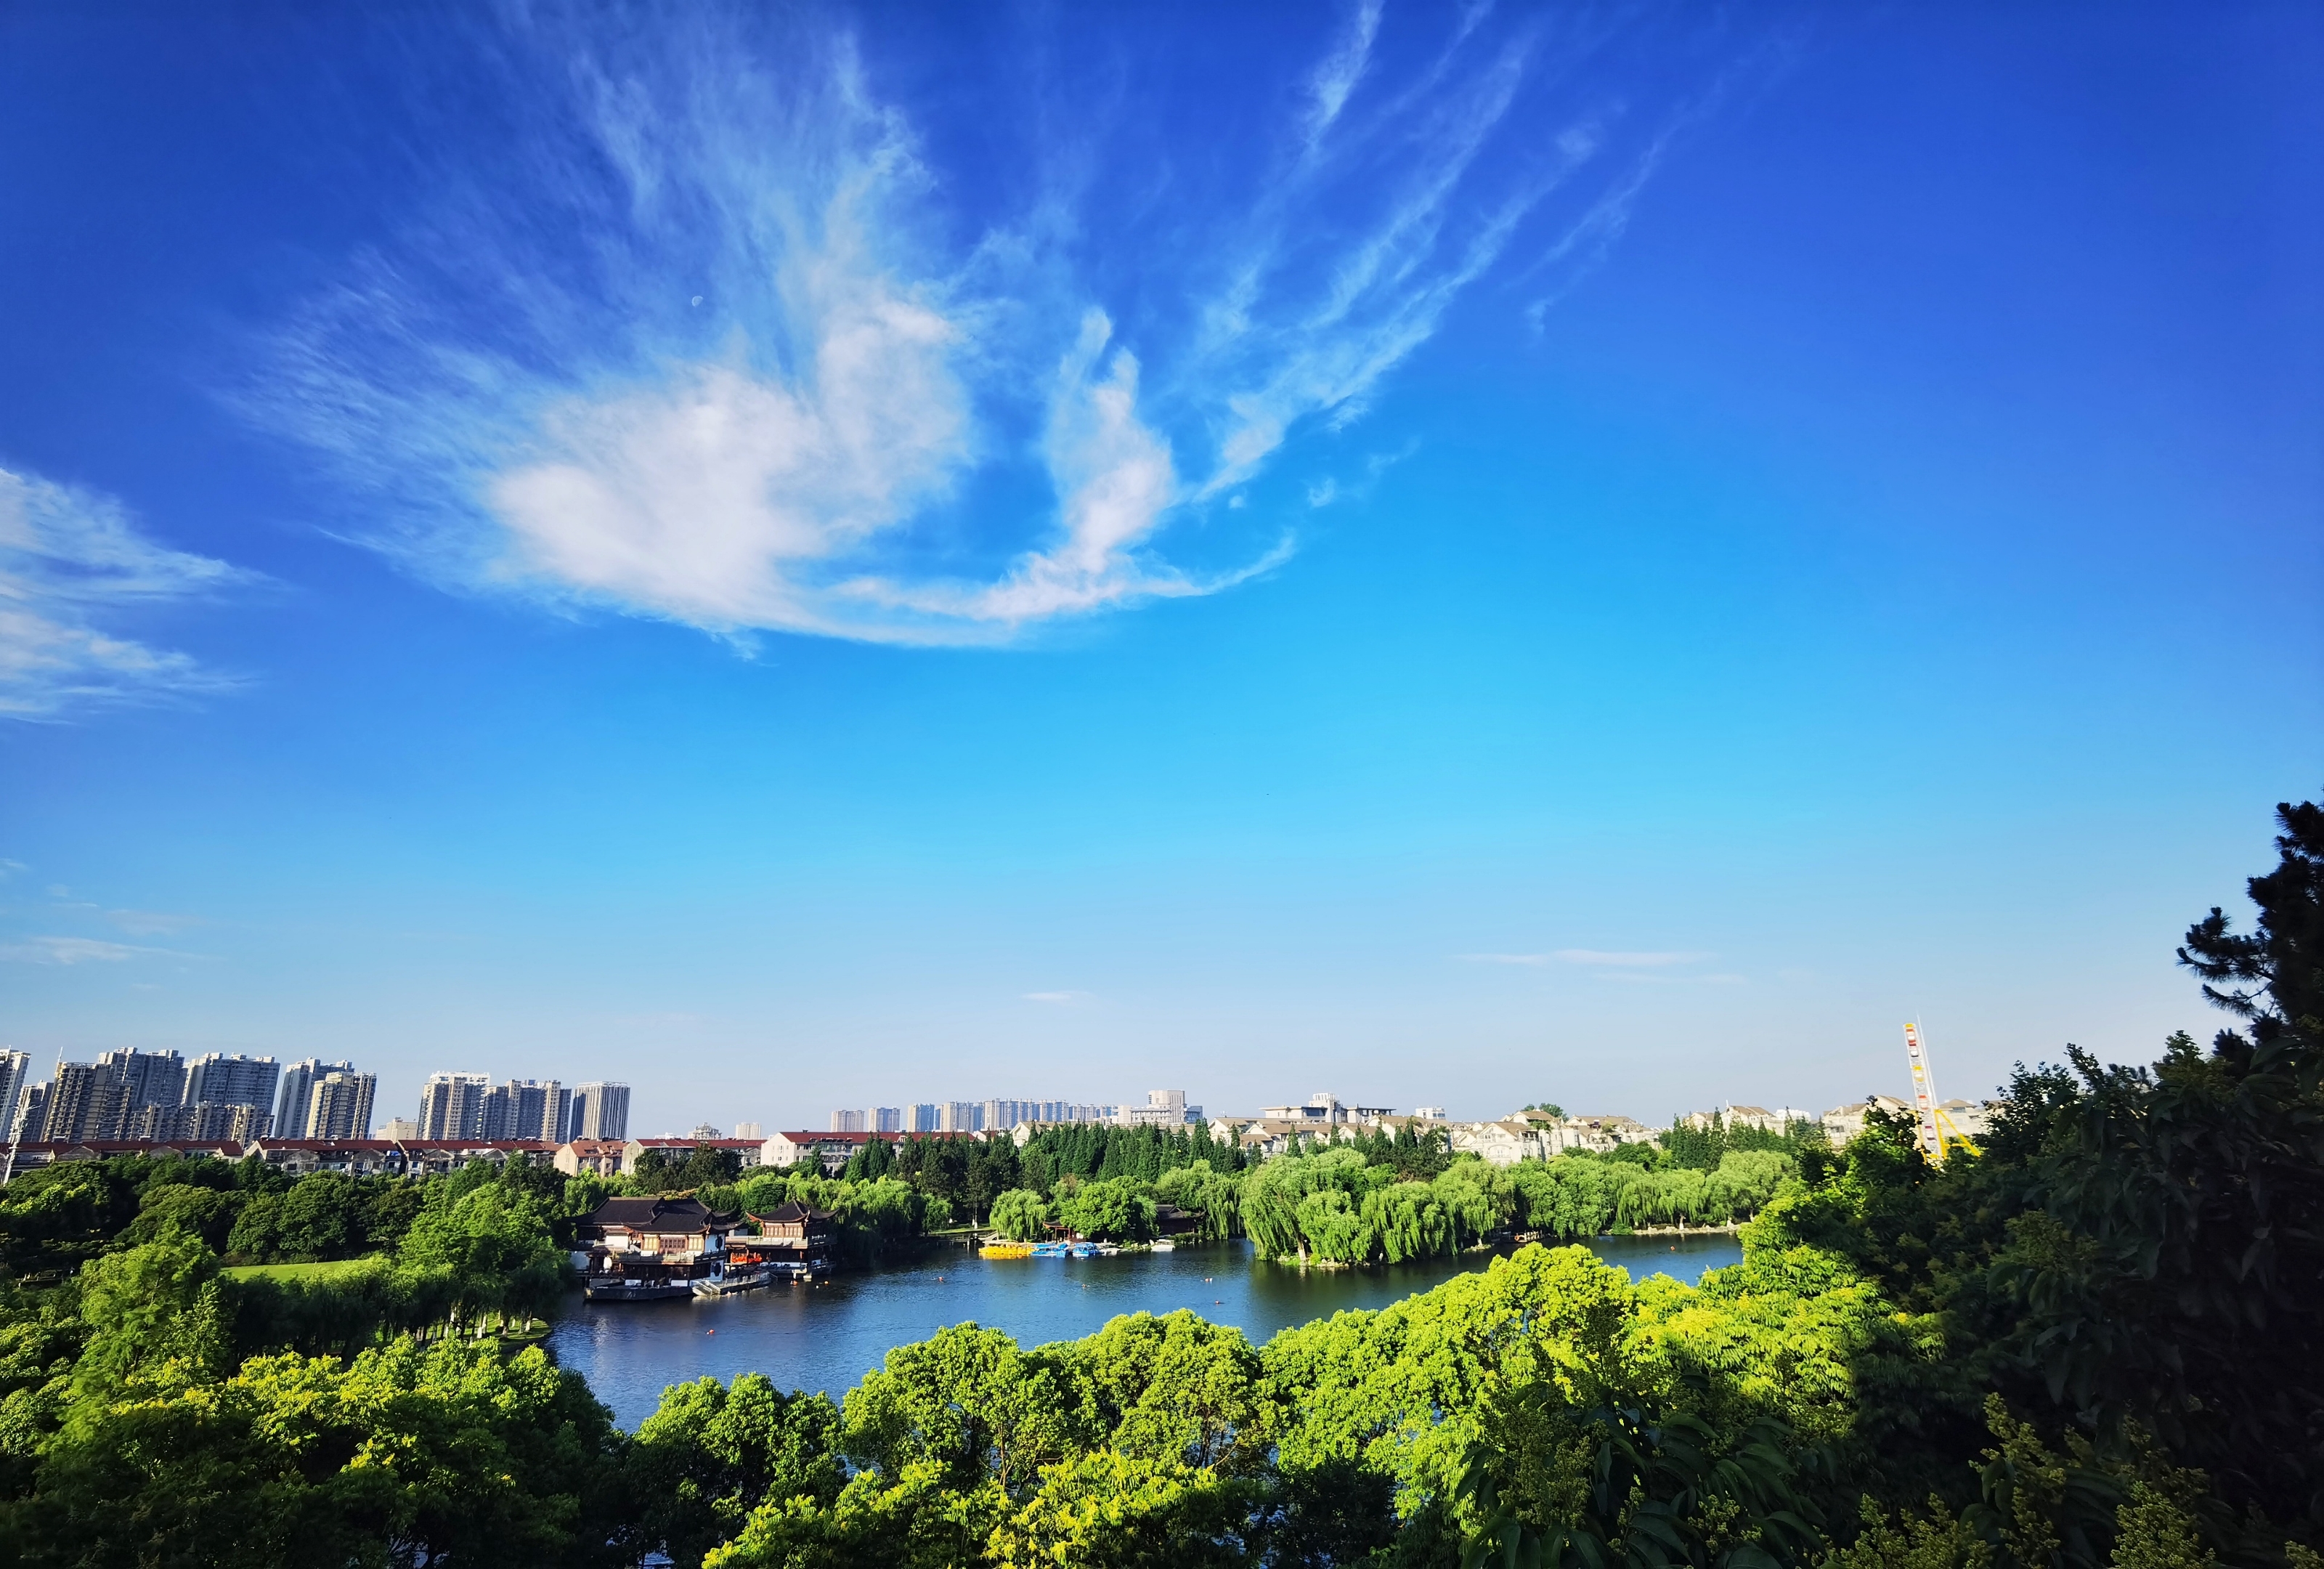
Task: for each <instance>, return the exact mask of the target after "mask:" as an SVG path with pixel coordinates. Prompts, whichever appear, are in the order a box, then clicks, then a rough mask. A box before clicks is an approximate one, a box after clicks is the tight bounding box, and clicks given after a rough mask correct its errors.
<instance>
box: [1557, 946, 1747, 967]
mask: <svg viewBox="0 0 2324 1569" xmlns="http://www.w3.org/2000/svg"><path fill="white" fill-rule="evenodd" d="M1550 956H1551V957H1552V958H1554V959H1555V960H1557V962H1558V963H1559V964H1588V965H1590V966H1591V967H1592V968H1594V969H1622V970H1637V969H1655V970H1658V969H1664V968H1666V967H1668V966H1669V965H1672V964H1701V962H1702V961H1703V960H1705V959H1707V958H1710V957H1711V955H1709V954H1700V953H1681V952H1677V951H1674V950H1659V951H1653V952H1646V953H1640V952H1637V951H1636V950H1609V949H1605V948H1560V949H1558V950H1557V951H1556V952H1555V953H1554V954H1553V955H1550Z"/></svg>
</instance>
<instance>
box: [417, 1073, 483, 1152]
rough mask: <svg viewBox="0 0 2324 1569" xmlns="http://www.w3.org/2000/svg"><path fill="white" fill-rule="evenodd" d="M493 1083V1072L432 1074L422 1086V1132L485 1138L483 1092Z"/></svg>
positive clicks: (427, 1135) (422, 1134) (431, 1136)
mask: <svg viewBox="0 0 2324 1569" xmlns="http://www.w3.org/2000/svg"><path fill="white" fill-rule="evenodd" d="M492 1087H493V1079H492V1075H490V1074H429V1075H428V1082H427V1083H426V1084H423V1085H421V1086H420V1137H421V1138H422V1139H477V1140H481V1139H483V1138H484V1096H485V1095H487V1094H490V1093H491V1091H492Z"/></svg>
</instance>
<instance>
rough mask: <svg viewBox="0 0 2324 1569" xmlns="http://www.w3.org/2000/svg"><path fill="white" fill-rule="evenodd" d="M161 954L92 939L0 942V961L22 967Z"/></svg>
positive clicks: (49, 938)
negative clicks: (23, 965)
mask: <svg viewBox="0 0 2324 1569" xmlns="http://www.w3.org/2000/svg"><path fill="white" fill-rule="evenodd" d="M160 952H161V949H159V948H140V947H133V946H130V945H129V944H127V943H108V942H101V941H99V940H98V939H97V938H95V937H28V938H26V939H25V940H24V941H23V942H20V943H0V959H6V960H11V961H14V963H17V964H87V963H89V962H91V961H98V962H104V963H116V962H118V961H120V960H123V959H134V958H135V957H137V956H138V955H141V954H154V953H160Z"/></svg>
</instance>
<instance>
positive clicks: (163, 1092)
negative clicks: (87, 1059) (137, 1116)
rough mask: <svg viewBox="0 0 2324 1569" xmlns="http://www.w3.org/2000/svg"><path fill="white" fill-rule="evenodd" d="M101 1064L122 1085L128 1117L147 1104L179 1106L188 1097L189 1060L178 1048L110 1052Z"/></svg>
mask: <svg viewBox="0 0 2324 1569" xmlns="http://www.w3.org/2000/svg"><path fill="white" fill-rule="evenodd" d="M97 1066H98V1067H100V1068H103V1069H104V1070H106V1072H107V1073H110V1074H111V1075H113V1076H114V1078H115V1081H116V1082H118V1083H119V1084H120V1085H121V1090H122V1108H123V1112H124V1117H125V1116H126V1115H128V1114H129V1113H134V1112H137V1111H138V1110H140V1109H141V1108H143V1107H146V1106H175V1105H177V1104H179V1103H180V1102H182V1101H183V1100H184V1099H185V1098H186V1062H185V1059H184V1058H183V1057H180V1056H179V1055H178V1054H177V1053H176V1052H174V1051H108V1052H106V1053H105V1054H103V1055H102V1056H100V1057H98V1058H97Z"/></svg>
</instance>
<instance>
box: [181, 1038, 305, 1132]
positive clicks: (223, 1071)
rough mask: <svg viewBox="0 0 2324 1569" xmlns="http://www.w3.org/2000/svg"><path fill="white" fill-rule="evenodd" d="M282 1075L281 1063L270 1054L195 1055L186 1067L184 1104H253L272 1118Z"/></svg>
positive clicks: (211, 1053)
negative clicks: (259, 1055) (276, 1088)
mask: <svg viewBox="0 0 2324 1569" xmlns="http://www.w3.org/2000/svg"><path fill="white" fill-rule="evenodd" d="M281 1076H282V1068H281V1065H280V1064H278V1063H277V1062H276V1061H275V1060H274V1059H273V1058H272V1057H240V1056H235V1057H228V1056H226V1054H225V1053H223V1052H216V1051H213V1052H209V1053H207V1054H205V1055H204V1056H201V1057H196V1058H194V1060H193V1061H192V1063H190V1064H189V1065H188V1066H187V1068H186V1094H185V1104H187V1105H189V1106H198V1105H202V1104H204V1103H208V1104H210V1105H214V1106H256V1107H258V1108H259V1109H260V1110H262V1111H263V1112H266V1113H267V1118H268V1120H269V1121H272V1119H273V1113H274V1089H275V1084H276V1083H277V1081H278V1080H280V1079H281Z"/></svg>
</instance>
